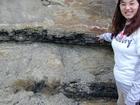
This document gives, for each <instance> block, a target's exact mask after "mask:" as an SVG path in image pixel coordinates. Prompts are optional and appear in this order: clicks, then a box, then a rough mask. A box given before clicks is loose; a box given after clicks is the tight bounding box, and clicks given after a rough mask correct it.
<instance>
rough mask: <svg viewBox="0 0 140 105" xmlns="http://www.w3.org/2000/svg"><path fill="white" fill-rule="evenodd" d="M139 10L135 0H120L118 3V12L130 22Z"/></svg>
mask: <svg viewBox="0 0 140 105" xmlns="http://www.w3.org/2000/svg"><path fill="white" fill-rule="evenodd" d="M138 8H139V3H138V1H137V0H121V1H120V10H121V13H122V15H123V16H124V17H125V18H126V19H127V21H130V20H131V19H132V18H133V17H134V16H135V14H136V13H137V11H138Z"/></svg>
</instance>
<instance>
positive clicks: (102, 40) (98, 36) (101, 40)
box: [96, 35, 104, 43]
mask: <svg viewBox="0 0 140 105" xmlns="http://www.w3.org/2000/svg"><path fill="white" fill-rule="evenodd" d="M96 38H98V40H99V41H100V42H101V43H103V42H104V39H100V35H97V36H96Z"/></svg>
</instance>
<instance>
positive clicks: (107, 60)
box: [0, 0, 118, 105]
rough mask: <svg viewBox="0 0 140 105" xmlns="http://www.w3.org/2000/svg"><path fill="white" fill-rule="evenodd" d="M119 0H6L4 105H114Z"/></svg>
mask: <svg viewBox="0 0 140 105" xmlns="http://www.w3.org/2000/svg"><path fill="white" fill-rule="evenodd" d="M115 5H116V1H115V0H22V1H21V0H19V1H17V0H12V1H11V0H1V3H0V10H1V12H0V41H1V43H0V105H115V104H116V99H117V97H118V96H117V92H116V85H115V82H114V77H113V65H114V60H113V51H112V48H111V46H110V43H107V42H105V43H99V41H98V39H97V38H96V35H99V34H102V33H104V32H109V31H110V30H109V27H110V26H111V18H112V16H113V12H114V9H115V8H114V7H115Z"/></svg>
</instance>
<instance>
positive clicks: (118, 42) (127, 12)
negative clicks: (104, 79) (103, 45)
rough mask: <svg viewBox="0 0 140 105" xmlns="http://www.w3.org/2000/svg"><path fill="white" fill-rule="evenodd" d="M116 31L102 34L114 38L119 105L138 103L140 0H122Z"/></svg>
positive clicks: (139, 80) (139, 91)
mask: <svg viewBox="0 0 140 105" xmlns="http://www.w3.org/2000/svg"><path fill="white" fill-rule="evenodd" d="M111 29H112V32H111V33H105V34H102V35H100V36H99V40H100V42H103V41H104V40H105V41H109V42H111V45H112V48H113V51H114V59H115V65H114V77H115V80H116V85H117V89H118V95H119V97H118V100H117V104H118V105H125V104H126V105H135V104H136V103H137V102H138V101H139V99H140V0H118V3H117V6H116V10H115V13H114V16H113V19H112V28H111Z"/></svg>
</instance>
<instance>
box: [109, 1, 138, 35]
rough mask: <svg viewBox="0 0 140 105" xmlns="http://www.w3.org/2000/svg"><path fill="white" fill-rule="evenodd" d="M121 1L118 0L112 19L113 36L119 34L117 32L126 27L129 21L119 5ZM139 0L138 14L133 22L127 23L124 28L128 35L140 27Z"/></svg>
mask: <svg viewBox="0 0 140 105" xmlns="http://www.w3.org/2000/svg"><path fill="white" fill-rule="evenodd" d="M120 1H121V0H118V3H117V6H116V10H115V13H114V16H113V19H112V27H111V30H112V38H113V37H114V36H117V34H118V33H120V32H121V31H122V30H123V29H124V27H125V23H126V21H127V20H126V18H125V17H124V16H123V15H122V14H121V10H120V6H119V5H120ZM137 1H138V3H139V8H138V11H137V13H136V15H135V16H134V17H133V18H132V19H131V23H130V24H129V25H127V26H126V27H125V30H124V34H126V35H127V36H130V35H131V34H132V33H133V32H134V31H136V30H137V29H138V28H139V27H140V0H137Z"/></svg>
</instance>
